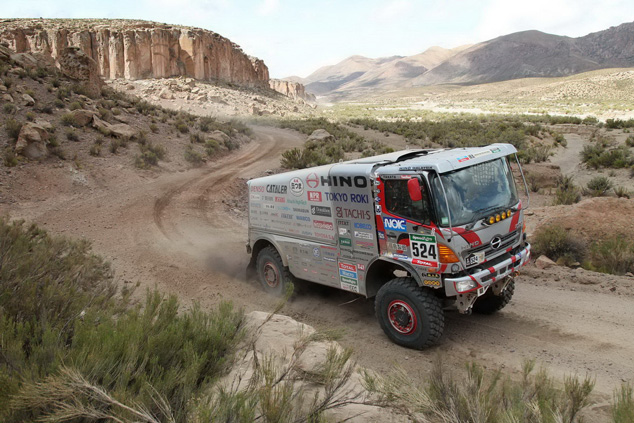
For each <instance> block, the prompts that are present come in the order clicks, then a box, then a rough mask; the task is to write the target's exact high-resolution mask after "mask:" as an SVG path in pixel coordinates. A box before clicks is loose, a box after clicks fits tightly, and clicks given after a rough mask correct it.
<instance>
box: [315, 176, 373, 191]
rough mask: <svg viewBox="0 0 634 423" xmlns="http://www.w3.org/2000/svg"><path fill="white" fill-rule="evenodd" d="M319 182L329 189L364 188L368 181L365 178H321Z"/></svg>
mask: <svg viewBox="0 0 634 423" xmlns="http://www.w3.org/2000/svg"><path fill="white" fill-rule="evenodd" d="M319 181H320V182H321V184H322V185H323V186H329V187H349V188H352V187H357V188H366V187H367V186H368V180H367V179H366V178H365V176H321V177H320V178H319Z"/></svg>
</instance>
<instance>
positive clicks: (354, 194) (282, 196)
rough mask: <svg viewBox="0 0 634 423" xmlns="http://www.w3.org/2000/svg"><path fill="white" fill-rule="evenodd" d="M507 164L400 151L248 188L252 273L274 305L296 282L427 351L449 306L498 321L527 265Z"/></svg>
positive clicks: (501, 155) (511, 157)
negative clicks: (366, 301) (334, 297)
mask: <svg viewBox="0 0 634 423" xmlns="http://www.w3.org/2000/svg"><path fill="white" fill-rule="evenodd" d="M516 153H517V151H516V149H515V147H513V146H512V145H510V144H492V145H489V146H486V147H475V148H460V149H434V150H431V149H427V150H406V151H399V152H395V153H389V154H384V155H380V156H375V157H367V158H360V159H357V160H350V161H346V162H340V163H335V164H330V165H325V166H320V167H315V168H310V169H303V170H297V171H292V172H287V173H282V174H277V175H271V176H266V177H262V178H257V179H252V180H250V181H248V187H249V235H248V237H249V238H248V242H247V252H248V253H249V254H251V257H252V260H251V262H252V265H253V266H255V270H256V272H257V275H258V278H259V280H260V282H261V284H262V286H263V287H264V288H265V289H266V290H267V291H269V292H271V293H274V294H281V293H283V292H284V291H285V289H286V285H288V284H289V283H290V282H291V281H292V278H293V277H295V278H300V279H303V280H308V281H311V282H316V283H319V284H323V285H328V286H332V287H335V288H339V289H343V290H346V291H352V292H355V293H358V294H360V295H363V296H366V297H368V298H370V297H376V298H375V309H376V315H377V317H378V320H379V323H380V325H381V327H382V328H383V330H384V331H385V333H386V334H387V336H388V337H389V338H390V339H391V340H392V341H394V342H396V343H397V344H400V345H403V346H407V347H410V348H419V349H420V348H425V347H427V346H430V345H433V344H434V343H435V342H437V341H438V339H439V338H440V336H441V335H442V332H443V328H444V312H443V308H444V307H445V306H447V305H448V304H447V303H449V302H452V303H454V304H455V306H456V308H457V309H458V311H459V312H461V313H467V314H468V313H471V311H472V310H473V311H475V312H480V313H494V312H495V311H497V310H500V309H501V308H503V307H504V306H505V305H506V304H507V303H508V302H509V301H510V299H511V296H512V295H513V290H514V288H515V285H514V280H513V276H514V275H515V274H516V273H517V270H518V269H519V268H520V267H521V266H523V265H524V264H525V263H527V262H528V260H529V256H530V245H529V244H528V243H527V242H526V235H525V224H524V216H523V209H522V206H523V205H522V201H521V200H520V198H519V196H518V192H517V189H516V186H515V181H514V177H513V173H512V167H511V166H512V165H513V166H515V164H516V165H517V166H518V168H519V170H520V174H521V176H522V179H523V182H524V188H525V191H526V195H527V198H528V189H527V188H526V181H525V179H524V175H523V173H522V172H521V167H519V166H520V165H519V161H518V160H517V154H516Z"/></svg>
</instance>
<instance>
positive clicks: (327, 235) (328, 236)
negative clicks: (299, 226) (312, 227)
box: [315, 232, 335, 241]
mask: <svg viewBox="0 0 634 423" xmlns="http://www.w3.org/2000/svg"><path fill="white" fill-rule="evenodd" d="M315 237H317V238H321V239H327V240H328V241H332V240H334V239H335V236H334V235H331V234H322V233H319V232H315Z"/></svg>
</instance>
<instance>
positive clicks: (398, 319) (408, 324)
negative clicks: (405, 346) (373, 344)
mask: <svg viewBox="0 0 634 423" xmlns="http://www.w3.org/2000/svg"><path fill="white" fill-rule="evenodd" d="M387 318H388V320H389V321H390V324H391V325H392V327H393V328H394V330H396V331H397V332H398V333H402V334H403V335H410V334H411V333H413V332H414V331H415V330H416V327H417V326H418V320H417V319H416V313H415V312H414V309H413V308H412V307H411V306H410V305H409V304H407V303H406V302H405V301H402V300H394V301H392V302H391V303H390V305H389V306H388V307H387Z"/></svg>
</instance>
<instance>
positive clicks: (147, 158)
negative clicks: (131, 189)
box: [134, 142, 166, 169]
mask: <svg viewBox="0 0 634 423" xmlns="http://www.w3.org/2000/svg"><path fill="white" fill-rule="evenodd" d="M139 150H140V151H141V154H139V155H138V156H136V158H135V160H134V164H135V166H136V167H138V168H139V169H149V168H150V167H152V166H156V165H158V162H159V160H163V159H164V158H165V154H166V152H165V148H164V147H163V146H161V145H154V144H152V143H151V142H147V143H145V144H139Z"/></svg>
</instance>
